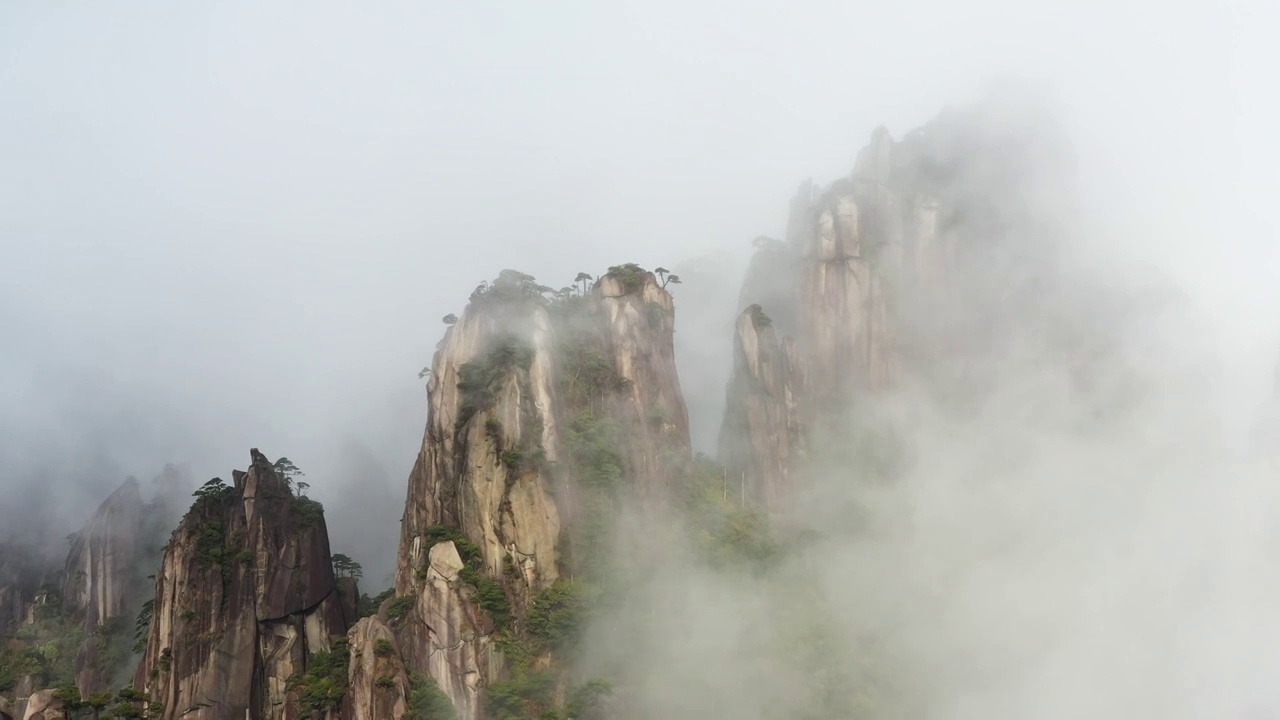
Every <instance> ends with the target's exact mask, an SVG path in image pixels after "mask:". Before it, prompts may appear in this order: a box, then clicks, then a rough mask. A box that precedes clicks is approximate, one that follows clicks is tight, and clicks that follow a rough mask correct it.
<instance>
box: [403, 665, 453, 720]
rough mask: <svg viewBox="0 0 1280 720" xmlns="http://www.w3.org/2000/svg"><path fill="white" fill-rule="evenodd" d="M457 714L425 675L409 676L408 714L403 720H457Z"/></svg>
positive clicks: (414, 674) (437, 686) (445, 696)
mask: <svg viewBox="0 0 1280 720" xmlns="http://www.w3.org/2000/svg"><path fill="white" fill-rule="evenodd" d="M457 717H458V713H457V711H456V710H454V708H453V703H451V702H449V697H448V696H447V695H445V694H444V691H442V690H441V689H440V686H439V685H437V684H436V681H435V680H433V679H432V678H430V677H427V676H425V675H419V674H417V673H413V674H411V675H409V712H408V713H406V714H405V716H404V720H457Z"/></svg>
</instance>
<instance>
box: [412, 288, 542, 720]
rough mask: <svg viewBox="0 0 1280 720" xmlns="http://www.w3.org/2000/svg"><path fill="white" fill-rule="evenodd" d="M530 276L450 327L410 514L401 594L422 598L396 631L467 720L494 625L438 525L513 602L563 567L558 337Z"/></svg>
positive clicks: (480, 296) (436, 365) (476, 302)
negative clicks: (456, 535) (559, 558)
mask: <svg viewBox="0 0 1280 720" xmlns="http://www.w3.org/2000/svg"><path fill="white" fill-rule="evenodd" d="M530 281H531V279H530V278H528V276H523V275H521V274H519V273H513V272H511V271H504V273H503V274H502V275H501V276H500V277H499V279H498V280H497V281H495V282H494V284H493V285H492V286H488V285H486V286H483V287H482V291H478V292H477V294H476V295H475V296H473V301H472V303H471V304H470V305H468V307H467V309H466V311H465V312H463V314H462V316H461V318H459V319H458V321H457V322H456V324H454V325H453V326H452V327H451V328H449V330H448V331H447V332H446V334H445V337H444V340H443V341H442V342H441V345H440V348H439V350H438V351H437V352H436V355H435V358H434V361H433V363H432V371H431V379H430V381H429V383H428V388H427V389H428V402H429V409H428V418H427V428H426V433H425V435H424V438H423V444H422V448H421V451H420V452H419V455H418V459H417V462H416V463H415V466H414V469H413V472H412V474H411V475H410V479H409V491H408V499H407V500H406V505H405V515H404V518H403V521H402V531H401V545H400V553H399V558H398V563H397V574H396V594H397V596H400V597H401V598H403V597H404V596H412V597H413V598H414V599H413V601H412V606H411V607H410V608H409V611H408V613H407V615H406V616H405V617H403V618H396V621H395V624H396V634H397V637H398V638H399V640H400V644H401V647H403V648H404V649H405V660H406V661H407V662H408V664H409V666H410V668H412V669H413V670H415V671H416V672H420V673H424V674H427V675H430V676H431V677H432V678H434V679H435V680H436V682H437V684H438V685H439V686H440V687H441V689H442V690H443V691H444V692H445V694H446V695H447V696H448V697H449V699H450V700H451V701H452V702H453V704H454V706H455V707H456V708H457V710H458V712H459V717H461V718H464V720H470V719H472V718H476V717H479V715H478V713H479V712H480V690H481V688H482V687H483V685H484V683H485V682H486V681H487V680H489V679H490V678H489V677H488V674H487V670H488V664H489V661H488V655H489V651H490V638H489V635H490V634H491V633H492V632H493V630H494V628H493V626H492V622H491V620H490V618H488V617H487V616H486V615H485V613H484V612H483V611H482V610H481V609H480V608H479V606H478V605H477V604H476V602H475V601H474V599H473V595H474V592H475V590H474V589H473V588H470V587H469V586H467V585H466V584H465V583H463V582H462V581H461V579H460V578H459V572H460V571H461V570H462V568H463V563H462V560H461V558H460V556H459V554H458V550H457V548H456V547H455V545H454V543H452V542H439V539H440V538H438V537H434V536H433V532H434V531H435V530H436V529H438V528H441V527H447V528H456V529H458V530H459V531H460V532H461V533H462V534H463V535H464V536H465V537H466V538H467V540H468V541H470V542H471V543H473V544H474V545H475V546H476V547H477V548H479V551H480V554H481V556H482V562H483V568H482V570H483V572H484V574H485V575H487V576H489V577H492V578H498V579H500V580H501V582H502V584H503V592H505V593H506V594H507V596H508V597H509V598H512V599H515V600H517V601H523V600H525V599H527V598H528V596H529V594H530V593H531V592H534V591H537V590H540V589H542V588H544V587H546V586H547V585H548V584H550V583H551V582H553V581H554V580H555V579H556V578H557V577H558V575H559V571H558V567H557V564H556V545H557V542H558V541H559V539H560V530H561V523H560V512H559V509H558V508H557V506H556V503H555V501H554V499H553V495H552V491H551V485H552V482H553V479H552V477H551V475H550V473H549V471H548V468H549V467H551V464H552V463H554V462H556V461H557V459H558V458H559V441H558V424H557V416H556V412H555V409H556V397H555V387H554V382H553V378H552V374H553V372H554V370H553V368H554V358H553V355H552V353H553V350H554V338H553V332H552V329H551V323H550V319H549V317H548V316H547V312H546V309H545V308H544V307H542V306H541V305H540V304H539V303H537V302H536V301H533V300H532V295H530V294H529V293H531V292H534V291H533V290H532V289H531V285H530Z"/></svg>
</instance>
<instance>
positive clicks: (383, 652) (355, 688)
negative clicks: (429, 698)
mask: <svg viewBox="0 0 1280 720" xmlns="http://www.w3.org/2000/svg"><path fill="white" fill-rule="evenodd" d="M347 641H348V645H349V647H350V648H351V650H350V652H351V661H350V664H349V665H348V676H347V677H348V683H349V685H348V689H347V695H346V697H345V698H344V699H343V709H342V717H343V719H344V720H400V718H402V717H404V716H405V713H407V712H408V710H409V705H408V702H407V698H408V696H409V693H410V686H409V676H408V674H407V672H406V670H405V665H404V661H403V660H402V659H401V654H400V652H399V649H398V648H397V647H396V642H395V634H394V633H392V632H391V629H390V628H388V627H387V626H386V625H385V624H384V623H383V622H382V621H381V620H380V619H378V618H376V617H367V618H363V619H361V620H360V621H359V622H357V623H356V624H355V626H354V627H352V628H351V631H350V632H349V633H347Z"/></svg>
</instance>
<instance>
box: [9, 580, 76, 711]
mask: <svg viewBox="0 0 1280 720" xmlns="http://www.w3.org/2000/svg"><path fill="white" fill-rule="evenodd" d="M37 598H38V602H39V603H40V604H39V605H37V606H36V608H35V610H36V612H35V622H34V623H33V624H31V625H27V626H24V627H23V628H21V629H20V630H19V631H18V632H16V633H14V637H13V639H12V640H11V641H9V642H5V643H4V644H3V645H0V691H4V690H11V689H12V688H13V687H14V685H15V684H16V683H17V681H18V679H19V678H21V677H23V676H25V675H31V676H32V677H33V678H34V680H35V683H36V685H37V687H53V688H56V687H64V686H67V685H72V684H74V683H75V657H76V653H77V652H78V651H79V649H80V646H81V645H82V644H83V643H84V641H85V637H86V636H85V632H84V628H83V627H82V625H81V623H80V619H79V618H68V617H64V616H63V615H62V612H61V600H60V598H59V595H58V593H57V592H56V591H55V590H54V589H52V588H43V589H42V590H41V591H40V593H39V594H38V596H37Z"/></svg>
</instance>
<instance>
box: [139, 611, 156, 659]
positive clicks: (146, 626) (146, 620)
mask: <svg viewBox="0 0 1280 720" xmlns="http://www.w3.org/2000/svg"><path fill="white" fill-rule="evenodd" d="M155 609H156V601H155V600H154V599H151V600H148V601H146V602H145V603H143V604H142V610H140V611H139V612H138V619H137V620H136V621H135V622H134V626H133V651H134V652H135V653H137V654H139V655H141V654H142V653H144V652H146V650H147V633H148V632H150V631H151V615H152V614H153V613H154V612H155Z"/></svg>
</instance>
